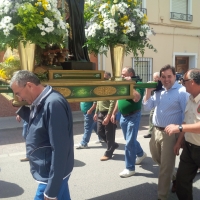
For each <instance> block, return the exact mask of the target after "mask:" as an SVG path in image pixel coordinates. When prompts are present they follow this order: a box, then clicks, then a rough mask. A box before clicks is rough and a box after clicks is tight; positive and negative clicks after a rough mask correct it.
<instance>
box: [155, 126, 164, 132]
mask: <svg viewBox="0 0 200 200" xmlns="http://www.w3.org/2000/svg"><path fill="white" fill-rule="evenodd" d="M154 127H155V128H156V129H158V130H159V131H164V130H165V127H159V126H154Z"/></svg>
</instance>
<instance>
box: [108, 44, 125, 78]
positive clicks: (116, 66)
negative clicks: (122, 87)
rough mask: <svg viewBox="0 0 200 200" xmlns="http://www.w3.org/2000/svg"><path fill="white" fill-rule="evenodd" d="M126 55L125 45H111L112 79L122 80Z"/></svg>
mask: <svg viewBox="0 0 200 200" xmlns="http://www.w3.org/2000/svg"><path fill="white" fill-rule="evenodd" d="M124 55H125V45H123V44H118V45H115V46H110V57H111V65H112V73H113V77H112V80H115V81H120V80H122V78H121V72H122V66H123V62H124Z"/></svg>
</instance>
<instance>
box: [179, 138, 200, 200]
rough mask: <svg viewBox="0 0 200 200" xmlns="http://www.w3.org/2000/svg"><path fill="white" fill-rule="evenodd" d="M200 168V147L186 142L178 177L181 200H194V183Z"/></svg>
mask: <svg viewBox="0 0 200 200" xmlns="http://www.w3.org/2000/svg"><path fill="white" fill-rule="evenodd" d="M199 167H200V146H196V145H193V144H190V143H188V142H185V145H184V147H183V151H182V154H181V156H180V163H179V167H178V171H177V175H176V176H177V177H176V183H177V186H176V187H177V188H176V194H177V196H178V198H179V200H192V199H193V196H192V183H193V179H194V178H195V176H196V174H197V169H198V168H199Z"/></svg>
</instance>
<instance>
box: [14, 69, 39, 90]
mask: <svg viewBox="0 0 200 200" xmlns="http://www.w3.org/2000/svg"><path fill="white" fill-rule="evenodd" d="M14 82H16V83H17V85H18V86H19V87H22V86H24V85H26V83H27V82H31V83H34V84H35V85H39V84H40V79H39V78H38V77H37V76H36V75H35V74H34V73H33V72H30V71H28V70H19V71H16V72H15V73H14V74H13V77H12V78H11V80H10V87H12V84H13V83H14Z"/></svg>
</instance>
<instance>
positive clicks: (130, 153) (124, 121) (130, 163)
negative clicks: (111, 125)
mask: <svg viewBox="0 0 200 200" xmlns="http://www.w3.org/2000/svg"><path fill="white" fill-rule="evenodd" d="M140 118H141V111H139V112H137V113H135V114H132V115H129V116H125V117H124V116H123V115H121V118H120V126H121V128H122V131H123V134H124V139H125V140H126V145H125V164H126V169H129V170H135V159H136V155H137V156H138V157H141V156H143V150H142V148H141V146H140V143H139V142H138V141H137V134H138V129H139V125H140Z"/></svg>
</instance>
